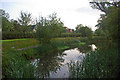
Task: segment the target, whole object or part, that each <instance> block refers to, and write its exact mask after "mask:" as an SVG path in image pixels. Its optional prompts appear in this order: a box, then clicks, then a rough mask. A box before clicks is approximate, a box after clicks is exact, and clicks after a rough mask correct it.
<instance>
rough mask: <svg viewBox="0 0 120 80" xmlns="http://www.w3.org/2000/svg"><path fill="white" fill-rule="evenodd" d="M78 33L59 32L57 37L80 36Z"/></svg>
mask: <svg viewBox="0 0 120 80" xmlns="http://www.w3.org/2000/svg"><path fill="white" fill-rule="evenodd" d="M80 36H81V34H80V33H61V34H60V35H58V36H57V37H80Z"/></svg>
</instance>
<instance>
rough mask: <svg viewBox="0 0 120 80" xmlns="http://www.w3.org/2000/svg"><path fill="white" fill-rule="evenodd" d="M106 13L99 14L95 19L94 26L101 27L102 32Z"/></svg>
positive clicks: (104, 29) (104, 28)
mask: <svg viewBox="0 0 120 80" xmlns="http://www.w3.org/2000/svg"><path fill="white" fill-rule="evenodd" d="M105 17H106V15H105V14H100V18H99V19H98V21H97V23H98V24H97V25H95V27H98V28H99V29H101V30H102V31H103V32H105V31H106V27H105V25H104V20H105Z"/></svg>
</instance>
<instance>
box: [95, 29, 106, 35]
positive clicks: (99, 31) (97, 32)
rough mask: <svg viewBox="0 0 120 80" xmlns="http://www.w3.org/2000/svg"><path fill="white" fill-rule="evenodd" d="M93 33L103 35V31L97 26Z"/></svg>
mask: <svg viewBox="0 0 120 80" xmlns="http://www.w3.org/2000/svg"><path fill="white" fill-rule="evenodd" d="M95 35H97V36H105V33H104V32H103V30H102V29H100V28H98V29H96V30H95Z"/></svg>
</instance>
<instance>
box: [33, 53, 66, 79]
mask: <svg viewBox="0 0 120 80" xmlns="http://www.w3.org/2000/svg"><path fill="white" fill-rule="evenodd" d="M62 56H63V55H62V53H61V52H53V53H44V54H41V55H40V57H39V60H37V65H36V70H35V75H36V76H39V78H45V77H49V76H50V72H56V71H57V69H60V66H61V65H62V64H61V63H62V62H64V59H63V58H62Z"/></svg>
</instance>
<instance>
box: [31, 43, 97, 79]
mask: <svg viewBox="0 0 120 80" xmlns="http://www.w3.org/2000/svg"><path fill="white" fill-rule="evenodd" d="M90 47H91V48H90ZM96 48H97V47H96V46H95V45H94V44H92V45H87V46H83V47H79V48H73V49H69V50H64V51H62V52H57V53H56V52H54V53H47V54H41V55H40V58H38V59H34V60H33V61H32V62H31V64H33V65H34V66H35V72H34V73H35V76H36V75H37V76H39V77H40V78H69V68H68V63H70V62H71V61H73V62H77V61H79V62H82V60H83V58H84V57H85V54H86V53H88V52H89V51H91V50H93V51H94V50H95V49H96Z"/></svg>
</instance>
